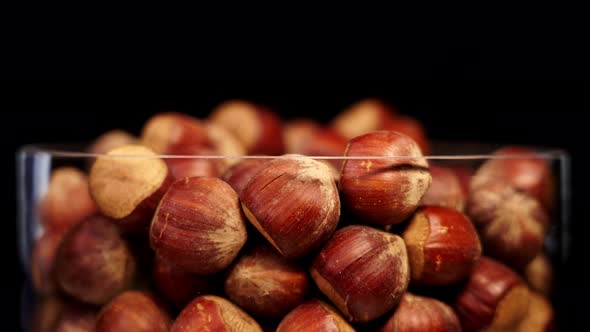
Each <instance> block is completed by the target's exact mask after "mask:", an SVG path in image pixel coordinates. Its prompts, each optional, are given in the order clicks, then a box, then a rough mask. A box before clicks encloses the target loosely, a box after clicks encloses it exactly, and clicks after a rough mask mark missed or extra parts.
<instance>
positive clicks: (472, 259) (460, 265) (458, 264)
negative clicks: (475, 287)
mask: <svg viewBox="0 0 590 332" xmlns="http://www.w3.org/2000/svg"><path fill="white" fill-rule="evenodd" d="M403 238H404V241H405V243H406V247H407V249H408V256H409V260H410V271H411V272H412V282H416V283H419V284H426V285H448V284H453V283H456V282H458V281H461V280H463V279H465V278H466V277H467V276H468V275H469V273H470V272H471V270H472V268H473V266H474V265H475V263H476V262H477V260H478V259H479V258H480V256H481V243H480V242H479V237H478V235H477V231H476V230H475V227H473V225H472V224H471V221H470V220H469V219H468V218H467V216H465V215H464V214H463V213H461V212H458V211H455V210H453V209H449V208H444V207H438V206H427V207H422V208H420V209H418V211H416V213H415V214H414V217H413V218H412V220H411V221H410V223H409V225H408V227H407V228H406V230H405V232H404V233H403Z"/></svg>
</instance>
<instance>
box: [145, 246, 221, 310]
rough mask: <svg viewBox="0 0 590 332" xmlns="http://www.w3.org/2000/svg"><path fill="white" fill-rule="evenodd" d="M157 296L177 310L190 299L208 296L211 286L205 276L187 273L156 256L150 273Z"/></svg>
mask: <svg viewBox="0 0 590 332" xmlns="http://www.w3.org/2000/svg"><path fill="white" fill-rule="evenodd" d="M152 276H153V281H154V286H155V288H156V290H157V291H158V294H159V295H161V296H162V298H164V299H165V300H167V301H169V302H171V303H172V304H174V305H175V306H176V307H177V308H184V306H185V305H186V304H188V303H189V302H190V301H191V300H192V299H194V298H195V297H197V296H199V295H203V294H208V293H209V292H211V290H212V288H213V286H212V283H211V281H210V280H209V278H208V277H207V276H202V275H197V274H194V273H189V272H187V271H184V270H183V269H181V268H178V267H176V266H174V265H172V264H170V263H168V262H166V261H165V260H163V259H161V258H159V257H158V256H156V258H155V260H154V266H153V271H152Z"/></svg>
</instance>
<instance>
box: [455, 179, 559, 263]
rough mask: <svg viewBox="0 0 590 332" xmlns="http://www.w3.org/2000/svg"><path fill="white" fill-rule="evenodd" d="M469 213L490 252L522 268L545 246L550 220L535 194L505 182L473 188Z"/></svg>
mask: <svg viewBox="0 0 590 332" xmlns="http://www.w3.org/2000/svg"><path fill="white" fill-rule="evenodd" d="M466 211H467V215H469V217H470V218H471V220H472V221H473V223H474V225H475V226H476V228H477V229H478V230H479V233H480V238H481V241H482V244H483V247H484V250H485V253H486V255H488V256H492V257H495V258H497V259H499V260H501V261H503V262H505V263H507V264H508V265H511V266H514V267H516V268H522V267H524V266H525V265H526V264H528V263H529V262H530V261H531V260H532V259H533V258H534V257H535V256H536V255H538V254H539V253H540V252H541V250H542V249H543V241H544V239H545V235H546V232H547V228H548V224H549V219H548V217H547V215H546V214H545V212H544V210H543V208H542V207H541V205H540V204H539V203H538V202H537V200H535V199H534V198H532V197H531V196H529V195H527V194H525V193H522V192H519V191H517V190H515V189H514V188H513V187H511V186H508V185H506V184H505V183H502V182H490V183H488V184H484V185H480V186H477V187H475V188H472V191H471V193H470V195H469V199H468V200H467V209H466Z"/></svg>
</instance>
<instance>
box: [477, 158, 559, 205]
mask: <svg viewBox="0 0 590 332" xmlns="http://www.w3.org/2000/svg"><path fill="white" fill-rule="evenodd" d="M494 155H497V156H500V157H503V158H498V159H489V160H487V161H486V162H485V163H484V164H483V165H482V166H481V167H480V168H479V169H478V170H477V172H476V173H475V175H474V176H473V179H472V181H471V186H472V187H474V188H475V187H479V186H481V185H485V184H486V183H489V182H504V183H506V184H508V185H510V186H512V187H514V188H515V189H516V190H517V191H519V192H523V193H526V194H528V195H530V196H531V197H533V198H534V199H536V200H537V201H539V203H541V205H542V206H543V207H544V208H545V209H546V210H548V211H550V210H551V208H552V207H553V205H554V202H553V201H554V199H553V196H554V193H555V188H554V179H553V175H552V174H551V169H550V165H549V162H548V161H547V160H546V159H544V158H543V156H541V155H539V154H538V152H537V151H535V150H532V149H528V148H522V147H506V148H503V149H499V150H497V151H496V152H494ZM511 156H512V157H511Z"/></svg>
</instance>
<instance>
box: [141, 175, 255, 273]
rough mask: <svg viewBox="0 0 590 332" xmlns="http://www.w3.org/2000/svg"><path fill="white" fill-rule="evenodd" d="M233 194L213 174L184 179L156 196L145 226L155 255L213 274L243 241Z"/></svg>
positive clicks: (189, 269) (241, 219)
mask: <svg viewBox="0 0 590 332" xmlns="http://www.w3.org/2000/svg"><path fill="white" fill-rule="evenodd" d="M239 204H240V203H239V201H238V195H237V194H236V192H235V191H234V190H233V189H232V188H231V187H230V186H229V185H228V184H227V183H225V182H223V181H222V180H220V179H218V178H207V177H196V178H185V179H181V180H178V181H176V182H174V183H173V184H172V185H171V186H170V188H169V189H168V192H166V194H165V195H164V197H163V198H162V200H161V202H160V205H159V206H158V209H157V210H156V213H155V214H154V218H153V220H152V224H151V228H150V243H151V246H152V248H153V249H154V250H155V251H156V254H157V255H158V256H160V258H162V259H164V260H166V261H168V262H169V263H171V264H174V265H176V266H178V267H179V268H182V269H184V270H186V271H187V272H192V273H197V274H212V273H216V272H219V271H221V270H223V269H225V268H226V267H228V266H229V264H230V263H231V262H232V261H233V260H234V259H235V258H236V256H237V255H238V252H239V251H240V249H241V248H242V246H243V245H244V244H245V243H246V238H247V234H246V224H245V220H244V217H243V215H242V211H241V209H240V205H239Z"/></svg>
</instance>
